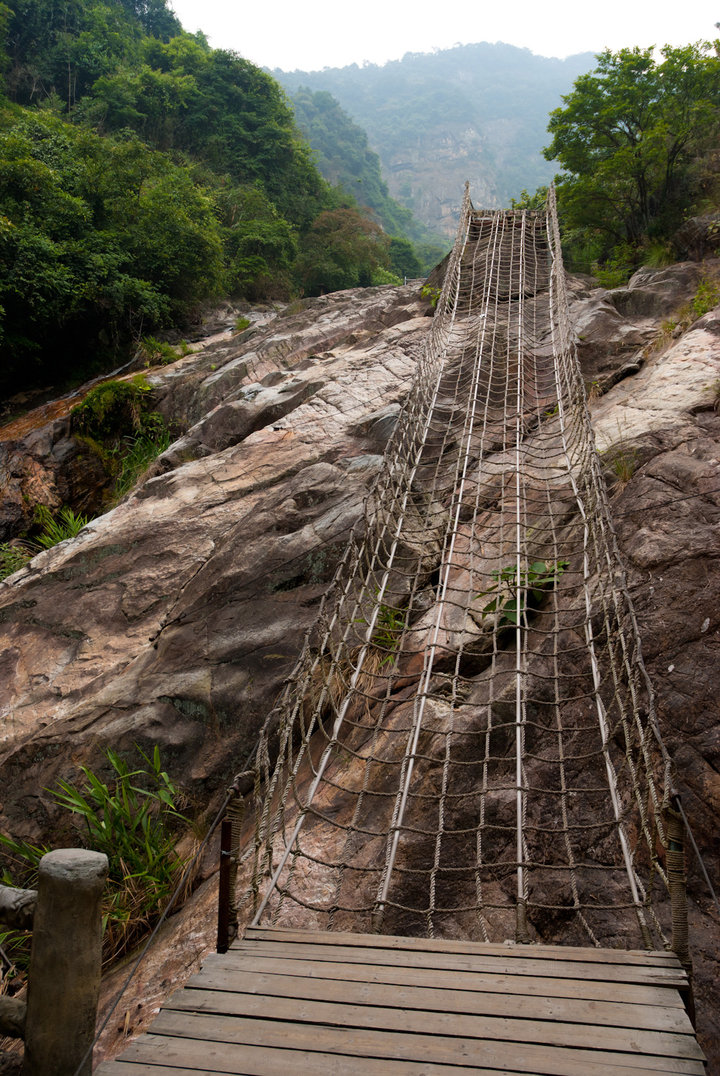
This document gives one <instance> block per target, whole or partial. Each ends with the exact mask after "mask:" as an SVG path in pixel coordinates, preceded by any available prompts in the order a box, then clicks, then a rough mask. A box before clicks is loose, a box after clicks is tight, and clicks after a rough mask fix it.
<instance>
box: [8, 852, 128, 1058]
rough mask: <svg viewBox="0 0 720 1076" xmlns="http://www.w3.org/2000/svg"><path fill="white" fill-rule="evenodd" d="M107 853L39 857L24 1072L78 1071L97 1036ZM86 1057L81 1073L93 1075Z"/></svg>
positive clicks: (54, 854)
mask: <svg viewBox="0 0 720 1076" xmlns="http://www.w3.org/2000/svg"><path fill="white" fill-rule="evenodd" d="M107 871H108V861H107V856H105V855H103V854H102V853H100V852H87V851H85V850H84V849H77V848H58V849H56V850H55V851H54V852H48V853H47V855H45V856H43V858H42V859H41V860H40V866H39V876H38V897H37V906H36V909H35V918H34V921H33V935H32V950H31V953H30V972H29V976H28V984H29V985H28V999H27V1017H26V1021H25V1060H24V1062H23V1069H22V1073H23V1076H74V1074H75V1072H76V1071H77V1070H78V1066H79V1065H80V1063H81V1061H82V1059H83V1057H84V1056H85V1054H86V1053H87V1051H88V1050H89V1048H90V1046H91V1044H92V1041H93V1039H94V1037H95V1021H96V1016H97V1002H98V994H99V992H100V967H101V962H102V907H101V905H102V892H103V886H104V884H105V879H106V877H107ZM91 1072H92V1057H91V1056H90V1057H88V1058H87V1060H86V1061H85V1063H84V1064H83V1066H82V1068H81V1069H80V1074H81V1076H90V1073H91Z"/></svg>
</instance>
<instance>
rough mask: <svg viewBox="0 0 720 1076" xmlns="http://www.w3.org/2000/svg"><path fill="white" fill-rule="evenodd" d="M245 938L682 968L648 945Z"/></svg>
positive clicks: (270, 932) (271, 933) (269, 932)
mask: <svg viewBox="0 0 720 1076" xmlns="http://www.w3.org/2000/svg"><path fill="white" fill-rule="evenodd" d="M243 940H246V941H299V942H305V943H312V944H317V945H355V946H359V947H361V948H365V949H367V948H378V949H414V950H421V951H425V952H439V953H462V954H464V953H475V952H478V953H482V954H485V955H498V956H503V957H516V958H518V959H520V960H524V959H525V958H526V957H527V956H528V955H530V954H532V956H533V957H534V958H536V959H547V960H556V959H557V957H558V956H559V955H562V958H563V960H580V961H583V962H587V961H588V960H591V961H592V962H593V963H598V964H640V965H641V966H643V967H645V966H648V965H657V966H661V967H672V968H678V969H680V968H681V964H680V962H679V960H678V958H677V956H676V955H675V953H672V952H661V951H659V950H650V949H598V948H595V947H594V946H572V945H562V946H560V945H536V944H532V945H514V944H513V945H506V944H496V943H491V942H481V941H469V940H468V941H465V940H462V941H460V940H457V939H455V938H405V937H401V936H395V935H390V934H351V933H349V932H347V931H321V930H291V929H288V928H287V927H263V926H259V927H246V928H245V931H244V933H243V936H242V938H238V939H237V940H236V941H235V942H234V943H233V946H232V947H234V946H236V945H239V944H241V942H242V941H243Z"/></svg>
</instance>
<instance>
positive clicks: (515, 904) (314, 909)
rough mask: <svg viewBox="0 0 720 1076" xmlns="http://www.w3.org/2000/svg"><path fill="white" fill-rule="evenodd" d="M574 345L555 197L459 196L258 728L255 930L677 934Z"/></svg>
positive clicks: (651, 725)
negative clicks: (387, 412) (404, 363)
mask: <svg viewBox="0 0 720 1076" xmlns="http://www.w3.org/2000/svg"><path fill="white" fill-rule="evenodd" d="M572 339H573V337H572V332H571V328H570V323H569V319H568V313H567V300H566V294H565V281H564V271H563V267H562V259H561V255H560V245H559V235H558V230H557V217H556V209H555V202H554V194H553V192H552V191H551V192H550V195H549V198H548V205H547V208H546V211H545V212H525V211H516V212H507V211H497V212H478V211H476V210H475V209H474V208H473V206H472V204H471V202H470V199H469V195H468V194H467V193H466V196H465V201H464V204H463V209H462V216H461V222H460V226H459V229H458V235H457V239H456V242H455V246H454V248H453V251H452V254H451V256H450V260H449V263H448V267H447V272H446V276H445V282H444V287H443V290H442V294H441V296H440V298H439V301H438V304H437V309H436V313H435V317H434V321H433V327H432V331H431V334H430V340H429V344H428V346H427V348H426V351H425V353H424V356H423V358H422V360H421V361H420V363H419V364H418V368H417V371H416V375H415V378H414V381H413V383H412V386H411V389H410V392H409V394H408V398H407V401H406V404H405V406H404V408H403V410H402V412H401V414H400V417H399V420H398V422H397V425H396V427H395V430H394V433H393V436H392V438H391V441H390V443H389V445H388V448H387V452H386V457H385V467H384V470H383V472H382V475H381V477H380V479H379V481H378V482H377V484H376V487H375V489H374V490H373V492H372V494H371V496H370V497H369V499H368V503H367V510H366V515H365V520H364V527H363V528H362V529H361V530H360V531H358V532H356V533H355V534H354V536H353V537H352V539H351V541H350V543H349V545H348V548H347V550H346V553H345V556H344V559H343V561H342V564H341V566H340V568H339V570H338V572H337V574H336V577H335V579H334V582H333V584H332V586H331V588H330V590H329V592H328V593H327V595H326V597H325V599H324V601H323V604H322V607H321V611H320V615H319V618H318V621H317V623H316V625H315V628H314V630H313V631H312V633H311V634H310V636H309V637H308V639H307V642H306V645H305V648H304V650H303V653H302V655H301V658H300V661H299V663H298V666H297V667H296V669H295V671H294V674H293V676H292V678H291V680H290V682H289V683H288V685H287V688H286V690H285V691H284V693H283V695H282V697H281V699H280V700H279V702H278V704H277V706H276V708H275V710H274V711H273V714H272V715H271V717H270V719H269V720H268V722H267V724H266V728H265V731H264V733H263V736H262V739H261V742H260V747H259V751H258V797H257V806H258V813H257V818H256V823H255V841H254V845H253V848H252V854H251V857H250V859H248V860H247V861H246V867H245V874H246V876H249V875H250V874H252V879H251V882H250V884H249V886H248V891H247V893H246V895H245V900H246V901H250V902H252V905H253V909H254V912H255V914H256V921H259V922H263V923H276V924H279V925H285V926H291V925H303V926H309V927H315V928H321V929H336V930H353V931H370V930H376V931H381V932H383V933H388V934H409V935H429V936H449V937H453V936H460V937H468V938H476V939H484V940H490V941H498V940H504V939H513V938H516V939H517V940H531V941H538V940H554V941H562V942H565V943H567V944H576V945H587V944H602V945H618V946H625V947H627V946H630V947H637V946H647V947H653V948H661V947H662V946H663V945H664V944H665V935H664V929H665V927H666V926H667V925H668V924H669V911H668V900H667V886H666V876H665V871H664V867H663V861H664V852H663V848H664V845H665V843H666V841H665V833H664V828H663V808H664V807H665V806H666V804H667V797H668V788H669V774H668V764H667V758H666V755H665V753H664V752H663V749H662V745H661V743H660V741H659V739H658V736H657V733H656V723H655V717H654V712H653V700H652V691H651V687H650V684H649V682H648V679H647V676H646V673H645V670H644V667H643V664H642V657H641V653H640V642H639V637H638V631H637V625H636V622H635V618H634V614H633V611H632V605H631V603H630V599H629V596H628V593H627V588H626V584H625V578H624V574H623V569H622V565H621V562H620V559H619V556H618V552H617V548H616V543H615V540H614V534H613V529H612V525H611V521H610V516H609V511H608V505H607V498H606V493H605V490H604V486H603V481H602V477H601V472H600V466H599V462H598V458H597V455H596V452H595V448H594V442H593V436H592V431H591V427H590V421H589V416H588V412H587V408H586V401H585V390H584V385H583V382H582V378H581V375H580V370H579V367H578V363H577V358H576V354H575V351H574V346H573V343H572ZM271 758H272V759H273V760H276V761H275V762H274V764H273V766H271V765H270V759H271Z"/></svg>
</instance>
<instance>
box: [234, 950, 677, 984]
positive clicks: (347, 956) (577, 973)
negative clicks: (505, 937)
mask: <svg viewBox="0 0 720 1076" xmlns="http://www.w3.org/2000/svg"><path fill="white" fill-rule="evenodd" d="M279 950H281V951H282V955H283V958H285V959H288V960H303V959H307V958H313V959H316V960H334V961H336V962H337V961H340V962H342V963H358V964H376V963H378V962H379V961H381V962H383V963H393V964H395V965H397V966H402V967H406V968H413V967H425V968H442V969H444V970H453V969H454V970H464V971H473V972H476V973H478V974H480V973H483V972H486V971H488V972H495V973H496V974H498V973H499V974H503V975H546V976H549V977H551V978H556V977H558V978H560V977H567V976H568V975H572V976H573V977H574V978H576V979H580V978H584V979H592V980H594V981H598V980H599V979H603V980H604V981H607V982H610V983H616V982H631V983H638V982H640V983H651V984H653V983H662V982H666V983H671V984H673V985H677V986H678V988H680V987H681V986H684V985H685V984H686V982H687V980H686V978H685V976H684V975H682V974H678V972H677V971H676V970H675V969H674V968H662V967H660V968H645V967H640V966H636V965H622V964H615V965H595V964H592V963H588V962H585V963H582V962H580V961H564V960H554V961H553V960H535V959H532V958H529V957H526V958H525V959H524V960H514V959H513V958H512V957H506V956H505V955H503V956H487V957H485V956H483V955H482V954H480V953H478V954H476V953H472V954H470V953H464V954H454V953H451V954H445V953H440V952H425V951H421V952H415V951H405V950H397V951H394V950H387V949H372V948H362V947H360V946H347V945H343V946H329V945H318V944H316V945H313V944H303V943H302V942H293V943H292V944H291V945H288V946H287V947H285V946H279V945H278V944H277V943H275V944H273V943H269V942H260V941H258V942H241V943H240V944H239V945H236V946H235V947H234V948H233V949H232V950H231V951H230V952H229V953H227V954H225V955H226V956H231V958H238V957H239V958H241V959H242V956H243V954H245V953H251V952H252V953H264V954H266V955H268V956H269V955H273V954H277V953H278V951H279Z"/></svg>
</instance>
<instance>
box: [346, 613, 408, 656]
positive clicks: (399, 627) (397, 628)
mask: <svg viewBox="0 0 720 1076" xmlns="http://www.w3.org/2000/svg"><path fill="white" fill-rule="evenodd" d="M405 616H406V613H405V610H404V609H396V608H395V606H394V605H386V604H385V603H384V602H381V603H380V606H379V608H378V615H377V618H376V620H375V628H374V629H373V634H372V639H371V640H370V642H371V643H372V645H373V646H376V647H377V648H378V650H384V651H385V657H384V658H383V659H382V661H381V662H380V666H381V667H382V666H383V665H387V663H388V662H389V661H392V660H393V657H394V654H395V649H396V647H397V644H398V642H399V640H400V636H401V635H402V633H403V630H404V628H405ZM354 623H355V624H367V620H366V619H365V617H362V616H361V617H358V618H357V620H355V621H354Z"/></svg>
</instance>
